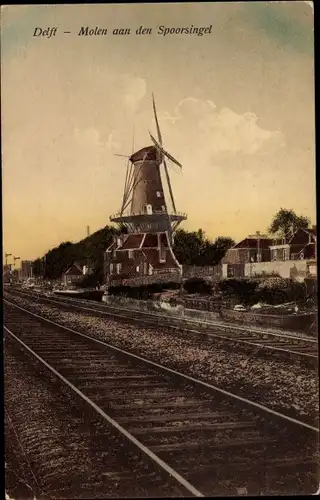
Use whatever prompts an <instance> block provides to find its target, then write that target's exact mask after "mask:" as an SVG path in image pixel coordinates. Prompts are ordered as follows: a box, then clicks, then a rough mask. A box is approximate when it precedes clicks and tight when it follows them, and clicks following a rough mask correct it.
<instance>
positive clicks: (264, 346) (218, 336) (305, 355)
mask: <svg viewBox="0 0 320 500" xmlns="http://www.w3.org/2000/svg"><path fill="white" fill-rule="evenodd" d="M19 293H21V294H25V295H27V296H29V297H30V295H29V293H28V292H20V291H19ZM41 299H42V300H44V301H45V302H48V303H53V304H58V305H60V304H65V305H67V306H70V307H73V308H75V309H82V310H84V311H92V312H98V313H100V314H104V315H106V316H113V317H115V318H120V319H128V316H126V315H124V314H121V313H119V312H118V311H119V309H118V308H116V307H114V306H109V305H103V306H102V305H100V304H99V306H100V307H101V306H102V307H105V308H106V309H108V308H109V309H114V310H115V311H117V312H116V313H113V312H110V311H107V310H104V311H103V310H101V309H97V308H94V307H88V306H85V305H83V304H81V303H79V304H74V303H72V301H74V300H77V299H72V298H69V297H66V298H65V297H62V298H61V299H60V297H59V299H52V298H48V297H41ZM122 310H125V311H127V312H130V313H131V314H132V313H135V314H137V313H139V315H140V314H143V315H144V316H151V317H157V318H163V316H162V315H160V314H156V313H152V312H150V313H149V312H148V313H146V312H145V311H138V310H131V309H128V308H123V309H122ZM134 319H138V320H139V322H142V323H146V324H149V325H150V323H148V321H147V320H146V319H143V318H140V317H139V318H134ZM174 319H180V318H178V317H176V318H174ZM150 326H152V324H151V325H150ZM163 326H164V327H167V328H170V329H172V330H179V331H185V332H189V333H191V334H196V335H203V336H206V337H209V338H214V339H221V340H225V341H227V342H228V343H231V342H235V343H238V344H246V345H252V346H254V347H258V348H259V349H265V350H266V349H269V350H274V351H280V352H285V353H289V354H295V355H297V356H300V357H301V358H307V359H308V358H309V359H318V356H317V354H309V353H304V352H299V351H296V350H292V349H286V348H285V347H277V346H273V345H268V344H261V343H259V341H257V342H253V341H250V340H243V339H241V338H230V337H227V336H225V335H223V334H219V333H214V332H200V331H198V330H194V329H191V328H188V327H185V326H182V327H180V326H176V325H171V324H170V325H167V324H166V323H164V324H163ZM210 326H212V327H214V326H216V327H220V328H224V327H225V328H226V330H228V329H229V330H232V329H236V330H242V331H245V332H249V333H250V332H252V333H258V334H260V335H269V336H274V337H278V338H281V339H285V340H287V339H288V340H290V339H293V340H295V341H297V340H298V341H301V342H307V343H310V344H313V345H315V346H316V345H317V341H316V340H313V339H310V338H306V337H298V336H293V335H286V334H283V335H281V334H278V333H273V332H270V331H264V330H259V329H254V328H250V327H249V328H246V327H239V326H237V325H235V326H233V325H228V324H227V325H224V324H223V323H219V322H216V323H214V322H212V323H210Z"/></svg>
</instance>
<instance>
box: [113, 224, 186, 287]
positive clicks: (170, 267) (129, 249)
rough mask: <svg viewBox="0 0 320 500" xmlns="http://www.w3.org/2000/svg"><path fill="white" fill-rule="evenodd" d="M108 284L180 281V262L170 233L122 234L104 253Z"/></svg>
mask: <svg viewBox="0 0 320 500" xmlns="http://www.w3.org/2000/svg"><path fill="white" fill-rule="evenodd" d="M105 275H106V281H107V284H108V285H116V284H140V283H141V284H142V283H143V284H146V283H155V282H158V281H161V282H168V281H177V280H178V281H180V280H181V277H182V266H181V265H180V264H179V262H178V261H177V259H176V257H175V255H174V253H173V250H172V247H171V244H170V241H169V237H168V233H167V232H158V233H132V234H123V235H121V236H117V237H115V238H114V241H113V243H112V244H111V245H110V246H109V247H108V248H107V250H106V253H105Z"/></svg>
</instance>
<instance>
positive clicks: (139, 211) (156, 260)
mask: <svg viewBox="0 0 320 500" xmlns="http://www.w3.org/2000/svg"><path fill="white" fill-rule="evenodd" d="M153 112H154V118H155V123H156V128H157V135H158V140H157V139H155V138H154V136H153V135H152V134H150V139H151V141H152V142H153V145H152V146H147V147H143V148H142V149H140V150H138V151H136V152H133V153H132V154H131V156H129V157H127V166H126V176H125V183H124V190H123V197H122V205H121V209H120V211H119V212H118V213H117V214H115V215H112V216H111V217H110V220H111V221H112V222H115V223H116V224H118V225H119V226H120V227H122V228H125V231H126V234H121V235H117V236H115V237H114V240H113V242H112V244H111V245H110V246H109V248H108V249H107V251H106V262H105V274H106V278H107V282H108V284H109V285H114V284H120V283H121V284H129V283H130V282H131V283H132V282H134V283H136V282H137V281H139V280H141V281H143V282H144V283H145V282H146V281H148V282H156V281H159V280H161V281H173V280H176V279H178V280H179V279H180V278H181V273H182V268H181V265H180V264H179V262H178V260H177V259H176V257H175V255H174V252H173V249H172V242H173V233H174V231H175V230H176V229H177V227H178V225H179V224H180V223H181V222H182V221H183V220H185V219H186V218H187V216H186V214H183V213H181V212H178V211H177V209H176V204H175V200H174V195H173V190H172V186H171V181H170V175H169V170H168V165H167V161H168V162H169V164H173V165H175V166H176V167H178V168H179V169H181V168H182V165H181V164H180V163H179V162H178V161H177V160H176V159H175V158H174V157H173V156H171V154H170V153H168V151H166V150H165V149H164V147H163V141H162V135H161V131H160V126H159V122H158V117H157V111H156V105H155V100H154V96H153ZM117 156H121V155H117ZM161 166H163V170H164V174H165V175H164V176H165V180H166V187H167V189H168V192H169V197H168V198H169V202H167V200H166V199H165V194H164V186H163V183H162V179H161V172H160V167H161Z"/></svg>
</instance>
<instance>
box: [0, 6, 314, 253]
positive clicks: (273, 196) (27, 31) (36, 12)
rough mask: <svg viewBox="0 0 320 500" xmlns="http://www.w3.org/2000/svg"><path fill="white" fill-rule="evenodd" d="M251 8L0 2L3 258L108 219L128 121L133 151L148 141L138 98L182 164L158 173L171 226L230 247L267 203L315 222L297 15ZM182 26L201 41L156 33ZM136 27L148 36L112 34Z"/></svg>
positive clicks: (268, 212) (309, 83) (265, 219)
mask: <svg viewBox="0 0 320 500" xmlns="http://www.w3.org/2000/svg"><path fill="white" fill-rule="evenodd" d="M258 4H259V5H258V6H257V4H256V5H255V6H254V5H253V4H251V5H249V4H246V3H234V4H233V3H212V4H201V3H198V4H197V3H194V4H154V5H150V4H149V5H148V4H145V5H141V4H137V5H130V4H125V5H64V6H63V5H51V6H7V7H6V6H4V7H2V12H1V14H2V15H1V18H2V20H1V46H2V54H1V65H2V96H1V100H2V102H1V104H2V120H1V121H2V155H3V157H2V160H3V230H4V251H6V252H10V253H12V254H14V255H18V256H20V257H21V258H22V259H34V258H36V257H38V256H42V255H43V254H44V253H45V252H46V251H47V250H48V249H49V248H52V247H53V246H56V245H58V244H60V243H61V242H62V241H79V240H80V239H82V238H84V237H85V236H86V226H87V225H89V226H90V229H91V232H93V231H96V230H98V229H100V228H101V227H103V226H105V225H106V224H108V223H109V215H110V214H112V213H114V212H116V211H117V210H118V209H119V208H120V205H121V197H122V189H123V184H124V178H125V159H123V158H119V157H116V156H114V153H120V154H130V153H131V151H132V135H133V128H135V149H140V148H142V147H144V146H148V145H150V139H149V136H148V131H149V130H150V131H151V132H152V133H154V134H155V133H156V129H155V124H154V120H153V114H152V101H151V94H152V92H154V93H155V96H156V103H157V109H158V115H159V122H160V127H161V130H162V135H163V141H164V146H165V148H166V149H167V150H168V151H169V152H170V153H171V154H172V155H173V156H175V157H176V158H177V159H178V160H179V161H180V162H181V163H182V164H183V171H182V173H181V174H180V173H176V172H175V169H174V171H173V170H172V171H171V178H172V184H173V189H174V193H175V198H176V205H177V209H178V210H180V211H183V212H187V214H188V220H187V221H186V222H185V223H183V225H182V226H181V227H184V228H185V229H188V230H195V229H197V228H199V227H202V228H203V229H204V231H205V232H206V233H207V235H208V236H209V237H211V238H215V237H217V236H231V237H233V238H234V239H235V240H237V239H240V238H242V237H244V236H246V235H247V234H248V233H252V232H255V231H256V230H260V231H265V230H266V228H267V227H268V225H269V224H270V222H271V219H272V216H273V215H274V214H275V213H276V212H277V210H278V209H279V208H280V207H283V208H293V209H294V210H295V211H296V212H297V213H298V214H299V215H300V214H304V215H307V216H309V217H310V218H311V219H312V222H313V223H315V212H316V198H315V160H314V155H315V153H314V145H315V126H314V64H313V11H312V9H311V8H310V6H309V5H308V2H279V3H277V2H272V3H267V2H266V3H263V2H259V3H258ZM191 24H193V25H194V26H209V25H212V32H211V34H210V35H205V36H189V35H174V36H166V37H163V36H160V35H158V34H157V26H160V25H164V26H167V27H184V26H189V25H191ZM141 25H143V26H144V27H149V28H152V34H151V35H147V36H137V35H135V34H132V35H129V36H114V35H112V30H113V29H114V28H130V29H131V30H132V31H133V32H134V31H135V30H136V29H137V28H139V26H141ZM55 26H56V27H57V28H58V32H57V35H56V36H54V37H51V38H50V39H49V38H45V37H33V36H32V35H33V32H34V30H35V28H36V27H42V28H43V29H45V28H48V27H55ZM82 26H89V27H92V28H95V27H96V26H99V27H101V28H107V29H108V35H107V36H91V37H90V36H87V37H86V36H78V35H77V33H78V32H79V30H80V28H81V27H82ZM63 31H70V32H71V33H70V34H64V33H63Z"/></svg>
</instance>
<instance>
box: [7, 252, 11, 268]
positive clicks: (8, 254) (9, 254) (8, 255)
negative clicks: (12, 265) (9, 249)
mask: <svg viewBox="0 0 320 500" xmlns="http://www.w3.org/2000/svg"><path fill="white" fill-rule="evenodd" d="M11 256H12V253H6V254H5V258H6V266H7V265H8V257H11Z"/></svg>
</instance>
